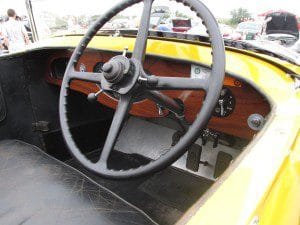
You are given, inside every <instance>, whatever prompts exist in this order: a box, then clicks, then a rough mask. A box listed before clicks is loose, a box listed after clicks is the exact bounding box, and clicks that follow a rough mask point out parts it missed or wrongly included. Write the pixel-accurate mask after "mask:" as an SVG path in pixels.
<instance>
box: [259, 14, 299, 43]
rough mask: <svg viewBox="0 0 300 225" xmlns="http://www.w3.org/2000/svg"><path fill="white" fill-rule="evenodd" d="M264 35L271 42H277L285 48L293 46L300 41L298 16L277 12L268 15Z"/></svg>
mask: <svg viewBox="0 0 300 225" xmlns="http://www.w3.org/2000/svg"><path fill="white" fill-rule="evenodd" d="M262 35H263V37H264V39H266V40H269V41H277V42H278V43H279V44H281V45H284V46H292V45H293V44H295V42H296V41H297V40H298V39H299V30H298V22H297V17H296V15H294V14H292V13H289V12H285V11H277V12H272V13H269V14H267V15H266V17H265V24H264V26H263V31H262Z"/></svg>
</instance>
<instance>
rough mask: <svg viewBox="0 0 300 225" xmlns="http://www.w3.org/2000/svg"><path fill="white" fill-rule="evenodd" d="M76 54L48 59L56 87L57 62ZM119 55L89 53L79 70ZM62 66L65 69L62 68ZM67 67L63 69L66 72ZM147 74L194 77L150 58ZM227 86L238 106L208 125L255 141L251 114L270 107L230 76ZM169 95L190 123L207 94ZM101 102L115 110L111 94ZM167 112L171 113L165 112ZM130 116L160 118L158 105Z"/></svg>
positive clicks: (141, 105)
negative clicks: (182, 104)
mask: <svg viewBox="0 0 300 225" xmlns="http://www.w3.org/2000/svg"><path fill="white" fill-rule="evenodd" d="M71 54H72V52H70V51H67V50H60V51H57V52H55V53H54V54H51V55H50V56H49V58H48V62H47V69H46V75H45V79H46V81H47V82H48V83H50V84H53V85H58V86H60V85H61V81H62V75H63V72H64V71H61V72H60V73H61V74H57V73H58V72H59V71H57V70H58V68H59V67H58V68H55V66H56V65H54V63H55V62H56V61H59V60H60V59H65V61H66V62H67V60H68V59H69V58H70V56H71ZM113 56H115V55H114V54H112V53H107V52H100V51H86V52H85V54H84V55H83V56H82V57H81V59H80V61H79V63H78V65H77V67H78V68H77V69H78V70H79V69H85V70H86V71H88V72H92V71H93V70H94V69H95V66H96V65H97V63H100V64H101V63H102V62H107V61H108V60H109V59H110V58H111V57H113ZM60 67H62V66H60ZM63 69H64V68H61V70H63ZM144 69H145V71H147V72H149V73H152V74H155V75H157V76H167V77H172V76H173V77H191V64H190V63H183V62H176V61H174V60H173V61H171V60H167V59H160V58H157V57H147V58H146V60H145V64H144ZM224 87H225V88H227V89H229V90H230V92H231V94H232V95H233V96H234V102H235V106H234V109H233V111H232V113H230V115H228V116H226V117H217V116H213V117H212V118H211V120H210V122H209V124H208V127H209V128H211V129H214V130H217V131H220V132H224V133H227V134H230V135H234V136H238V137H241V138H245V139H251V138H252V137H253V135H254V134H255V133H256V131H254V130H252V129H250V128H249V126H248V123H247V119H248V117H249V116H250V115H251V114H255V113H257V114H260V115H262V116H264V117H265V116H266V115H267V114H268V113H269V112H270V105H269V103H268V102H267V100H266V99H265V98H264V97H263V96H262V95H260V94H259V93H258V92H257V91H256V90H255V89H254V88H252V87H251V86H250V85H249V84H247V83H245V82H242V81H240V80H238V79H236V78H233V77H231V76H228V75H226V77H225V80H224ZM71 89H73V90H75V91H79V92H81V93H84V94H89V93H91V92H97V91H98V90H99V88H98V87H97V86H96V85H95V84H92V83H88V82H83V81H73V82H72V84H71ZM163 93H165V94H166V95H168V96H170V97H172V98H178V99H181V100H182V101H183V103H184V105H185V116H186V119H187V120H188V121H189V122H193V120H194V119H195V116H196V115H197V113H198V112H199V110H200V107H201V105H202V101H203V98H204V95H205V93H204V92H201V91H163ZM98 101H99V102H100V103H102V104H104V105H106V106H108V107H111V108H115V107H116V105H117V100H116V99H114V98H113V97H111V96H109V95H108V94H105V93H103V94H101V95H100V96H99V97H98ZM164 113H165V114H166V113H168V112H166V111H164ZM130 114H132V115H135V116H140V117H145V118H153V117H160V115H159V114H158V110H157V106H156V104H155V103H153V102H152V101H150V100H143V101H140V102H137V103H134V104H133V107H132V109H131V111H130Z"/></svg>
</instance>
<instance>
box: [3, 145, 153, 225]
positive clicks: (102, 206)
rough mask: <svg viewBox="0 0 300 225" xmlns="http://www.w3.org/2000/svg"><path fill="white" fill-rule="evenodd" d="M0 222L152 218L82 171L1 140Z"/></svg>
mask: <svg viewBox="0 0 300 225" xmlns="http://www.w3.org/2000/svg"><path fill="white" fill-rule="evenodd" d="M0 224H44V225H45V224H51V225H52V224H59V225H60V224H64V225H67V224H72V225H76V224H80V225H83V224H86V225H92V224H97V225H99V224H105V225H108V224H118V225H119V224H122V225H123V224H126V225H129V224H139V225H142V224H155V222H154V221H152V220H151V219H150V218H149V217H148V216H147V215H146V214H144V213H143V212H142V211H140V210H139V209H137V208H135V207H134V206H132V205H130V204H129V203H127V202H125V201H124V200H123V199H121V198H120V197H118V196H116V195H114V194H113V193H112V192H110V191H109V190H107V189H105V188H103V187H101V186H99V185H98V184H96V183H94V182H93V181H92V180H90V179H89V178H88V177H86V176H85V175H84V174H82V173H80V172H79V171H77V170H75V169H73V168H72V167H70V166H68V165H66V164H64V163H62V162H60V161H58V160H56V159H54V158H52V157H50V156H48V155H47V154H45V153H44V152H42V151H41V150H40V149H39V148H37V147H35V146H32V145H29V144H26V143H23V142H21V141H17V140H6V141H1V142H0Z"/></svg>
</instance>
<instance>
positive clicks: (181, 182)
mask: <svg viewBox="0 0 300 225" xmlns="http://www.w3.org/2000/svg"><path fill="white" fill-rule="evenodd" d="M98 157H99V152H93V153H90V154H89V155H88V158H90V159H91V160H92V161H94V160H95V159H97V158H98ZM148 161H149V160H148V159H146V158H144V157H142V156H139V155H129V154H125V153H122V152H118V151H114V152H113V153H112V154H111V157H110V160H109V166H110V167H113V168H115V169H120V168H123V169H128V168H131V167H137V166H139V165H141V164H146V163H147V162H148ZM67 163H68V164H69V165H71V166H73V167H75V168H77V169H79V170H81V171H82V172H84V173H85V174H87V175H88V176H89V177H90V178H92V179H93V180H95V181H96V182H97V183H99V184H100V185H103V186H104V187H106V188H108V189H110V190H111V191H113V192H114V193H116V194H118V195H119V196H121V197H122V198H124V199H125V200H127V201H128V202H130V203H132V204H133V205H135V206H137V207H139V208H140V209H141V210H143V211H144V212H145V213H147V214H148V215H149V216H150V217H151V218H152V219H153V220H155V221H156V222H158V223H159V224H163V225H169V224H174V223H176V221H177V220H178V219H179V218H180V217H181V216H182V214H183V213H184V212H185V211H186V210H187V209H188V208H189V207H190V206H191V205H192V204H193V203H194V202H195V201H196V200H197V199H198V198H199V197H200V196H201V195H202V194H203V193H204V192H205V191H206V190H207V189H208V188H209V187H210V186H211V185H212V183H213V182H212V181H210V180H207V179H204V178H199V177H196V176H193V175H191V174H188V173H185V172H183V171H179V170H177V169H174V168H171V167H170V168H167V169H165V170H163V171H161V172H159V173H156V174H154V175H152V176H144V177H142V178H135V179H130V180H121V181H120V180H108V179H105V178H102V177H99V176H97V175H94V174H92V173H90V172H89V171H87V170H85V169H84V168H82V167H81V166H80V165H79V164H78V163H77V162H76V161H75V160H69V161H67Z"/></svg>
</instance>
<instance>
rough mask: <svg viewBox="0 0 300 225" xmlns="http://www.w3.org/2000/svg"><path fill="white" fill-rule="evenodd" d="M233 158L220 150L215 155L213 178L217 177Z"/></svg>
mask: <svg viewBox="0 0 300 225" xmlns="http://www.w3.org/2000/svg"><path fill="white" fill-rule="evenodd" d="M232 160H233V157H232V155H230V154H228V153H226V152H222V151H220V152H219V153H218V155H217V161H216V165H215V171H214V178H218V177H219V176H221V175H222V173H224V171H225V170H226V169H227V168H228V166H229V165H230V163H231V161H232Z"/></svg>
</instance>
